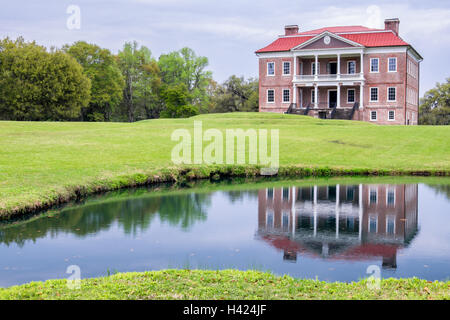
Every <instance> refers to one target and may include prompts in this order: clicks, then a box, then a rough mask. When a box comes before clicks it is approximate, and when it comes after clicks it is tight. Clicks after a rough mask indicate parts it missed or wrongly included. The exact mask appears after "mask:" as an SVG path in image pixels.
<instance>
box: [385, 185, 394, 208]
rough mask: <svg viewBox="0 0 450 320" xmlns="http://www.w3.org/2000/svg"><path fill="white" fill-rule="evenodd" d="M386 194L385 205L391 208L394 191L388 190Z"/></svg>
mask: <svg viewBox="0 0 450 320" xmlns="http://www.w3.org/2000/svg"><path fill="white" fill-rule="evenodd" d="M386 193H387V194H386V204H387V205H391V206H393V205H395V190H392V189H389V190H387V192H386Z"/></svg>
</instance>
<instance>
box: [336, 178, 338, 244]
mask: <svg viewBox="0 0 450 320" xmlns="http://www.w3.org/2000/svg"><path fill="white" fill-rule="evenodd" d="M338 238H339V185H336V239H338Z"/></svg>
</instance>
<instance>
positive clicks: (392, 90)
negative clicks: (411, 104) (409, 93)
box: [388, 87, 397, 101]
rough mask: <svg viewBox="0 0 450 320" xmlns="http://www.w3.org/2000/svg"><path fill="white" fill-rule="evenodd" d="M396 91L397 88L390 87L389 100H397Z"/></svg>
mask: <svg viewBox="0 0 450 320" xmlns="http://www.w3.org/2000/svg"><path fill="white" fill-rule="evenodd" d="M396 91H397V90H396V89H395V88H394V87H391V88H388V101H395V100H397V97H396Z"/></svg>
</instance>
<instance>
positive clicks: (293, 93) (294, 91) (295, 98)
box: [292, 83, 297, 104]
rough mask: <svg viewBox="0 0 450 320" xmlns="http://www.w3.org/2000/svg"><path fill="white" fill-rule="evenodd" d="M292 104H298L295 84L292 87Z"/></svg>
mask: <svg viewBox="0 0 450 320" xmlns="http://www.w3.org/2000/svg"><path fill="white" fill-rule="evenodd" d="M292 102H293V103H295V104H297V87H296V86H295V83H294V84H293V85H292Z"/></svg>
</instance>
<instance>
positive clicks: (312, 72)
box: [311, 61, 320, 75]
mask: <svg viewBox="0 0 450 320" xmlns="http://www.w3.org/2000/svg"><path fill="white" fill-rule="evenodd" d="M315 64H316V62H315V61H313V62H311V75H315V73H314V68H313V65H315ZM317 66H318V68H319V69H317V74H318V75H319V74H320V62H317Z"/></svg>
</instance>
